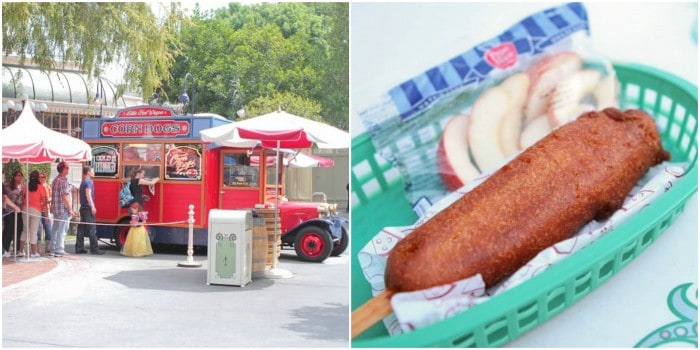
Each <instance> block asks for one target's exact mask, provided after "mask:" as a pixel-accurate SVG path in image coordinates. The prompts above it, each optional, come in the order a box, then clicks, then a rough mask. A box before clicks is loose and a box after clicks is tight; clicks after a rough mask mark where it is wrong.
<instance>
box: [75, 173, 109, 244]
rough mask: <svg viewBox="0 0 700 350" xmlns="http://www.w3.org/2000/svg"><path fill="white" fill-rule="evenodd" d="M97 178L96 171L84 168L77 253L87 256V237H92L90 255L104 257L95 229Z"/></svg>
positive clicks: (76, 239)
mask: <svg viewBox="0 0 700 350" xmlns="http://www.w3.org/2000/svg"><path fill="white" fill-rule="evenodd" d="M93 177H95V171H94V170H93V169H92V167H89V166H85V167H83V181H82V182H81V183H80V225H78V234H77V237H76V238H75V253H76V254H85V253H87V250H85V248H83V246H84V244H85V235H87V236H88V237H90V254H97V255H102V254H104V253H105V252H104V250H100V249H99V248H98V247H97V245H98V243H97V242H98V241H97V229H96V227H95V214H96V213H97V207H95V184H94V183H93V181H92V178H93Z"/></svg>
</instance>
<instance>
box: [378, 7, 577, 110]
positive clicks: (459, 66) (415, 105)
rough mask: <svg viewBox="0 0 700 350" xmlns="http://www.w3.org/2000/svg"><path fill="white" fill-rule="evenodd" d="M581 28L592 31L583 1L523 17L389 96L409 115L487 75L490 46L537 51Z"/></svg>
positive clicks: (399, 108)
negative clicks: (496, 34)
mask: <svg viewBox="0 0 700 350" xmlns="http://www.w3.org/2000/svg"><path fill="white" fill-rule="evenodd" d="M581 30H585V31H586V32H588V31H589V27H588V15H587V14H586V10H585V8H584V7H583V5H581V4H580V3H570V4H567V5H565V6H560V7H555V8H551V9H548V10H545V11H542V12H539V13H537V14H534V15H532V16H529V17H527V18H525V19H523V20H522V21H520V22H519V23H517V24H516V25H514V26H513V27H511V28H509V29H508V30H506V31H505V32H503V33H502V34H500V35H498V36H497V37H496V38H494V39H491V40H488V41H485V42H483V43H481V44H479V45H477V46H476V47H474V48H472V49H471V50H469V51H467V52H464V53H462V54H460V55H458V56H456V57H454V58H452V59H450V60H448V61H447V62H444V63H442V64H440V65H438V66H435V67H433V68H431V69H429V70H427V71H426V72H424V73H422V74H420V75H418V76H416V77H414V78H413V79H410V80H408V81H405V82H403V83H401V84H400V85H399V86H396V87H394V88H392V89H391V90H390V91H389V96H390V98H391V100H392V101H393V102H394V104H395V105H396V107H397V110H398V112H399V114H400V117H401V119H402V120H406V119H409V118H410V117H412V116H414V115H415V114H416V113H418V112H420V111H421V110H423V109H425V108H426V107H428V106H430V104H431V103H432V102H434V101H435V100H437V99H438V98H439V97H440V96H443V95H445V94H446V93H448V92H450V91H453V90H454V89H456V88H459V87H464V86H469V85H475V84H478V83H479V82H481V81H483V80H484V79H486V78H487V76H488V75H489V74H490V73H491V72H492V71H493V70H494V67H493V66H491V64H489V63H488V62H487V61H486V59H485V58H484V56H485V54H486V52H488V50H489V49H491V48H493V47H496V46H498V45H499V44H502V43H504V42H512V43H513V45H515V47H516V50H517V52H518V55H519V56H521V55H529V56H532V55H537V54H539V53H541V52H543V51H544V50H546V49H547V47H549V46H551V45H553V44H555V43H556V42H558V41H560V40H562V39H564V38H566V37H567V36H570V35H571V34H573V33H575V32H577V31H581ZM455 78H458V79H455Z"/></svg>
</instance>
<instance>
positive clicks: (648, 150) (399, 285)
mask: <svg viewBox="0 0 700 350" xmlns="http://www.w3.org/2000/svg"><path fill="white" fill-rule="evenodd" d="M668 158H669V155H668V152H666V151H664V150H663V149H662V147H661V140H660V137H659V134H658V131H657V129H656V126H655V123H654V120H653V119H652V118H651V117H650V116H648V115H647V114H646V113H644V112H643V111H640V110H627V111H625V112H622V111H620V110H618V109H615V108H608V109H605V110H603V111H602V112H590V113H586V114H584V115H582V116H581V117H579V118H578V119H577V120H576V121H574V122H571V123H569V124H566V125H564V126H562V127H560V128H559V129H556V130H555V131H553V132H552V133H550V134H549V135H548V136H547V137H545V138H543V139H542V140H540V141H539V142H538V143H536V144H534V145H533V146H532V147H530V148H528V149H526V150H525V151H523V152H522V153H521V154H520V155H519V156H517V157H516V158H515V159H513V160H512V161H511V162H510V163H508V164H506V165H504V166H503V167H502V168H501V169H499V170H498V171H497V172H496V173H494V174H493V175H492V176H491V177H489V178H488V179H487V180H486V181H484V182H483V183H482V184H481V185H479V186H477V187H476V188H474V189H473V190H472V191H471V192H469V193H467V194H466V195H464V196H463V197H462V198H460V199H459V200H457V201H456V202H455V203H453V204H452V205H451V206H450V207H448V208H446V209H445V210H443V211H442V212H440V213H439V214H437V215H436V216H435V217H433V218H432V219H431V220H429V221H428V222H426V223H425V224H423V225H421V226H420V227H418V228H417V229H416V230H415V231H414V232H413V233H411V234H410V235H408V236H407V237H406V238H405V239H403V240H402V241H400V242H399V243H398V244H397V245H396V247H394V249H393V250H392V252H391V254H390V256H389V259H388V261H387V266H386V275H385V281H386V285H387V289H391V290H394V291H412V290H420V289H425V288H429V287H433V286H437V285H441V284H445V283H450V282H454V281H458V280H460V279H463V278H466V277H469V276H473V275H475V274H477V273H481V275H482V277H483V279H484V282H485V283H486V286H487V287H490V286H493V285H494V284H496V283H497V282H499V281H500V280H502V279H503V278H505V277H507V276H509V275H511V274H512V273H514V272H515V271H517V269H518V268H520V267H521V266H523V265H524V264H526V263H527V262H528V261H529V260H530V259H532V258H533V257H535V256H536V255H537V253H539V252H540V251H541V250H542V249H544V248H546V247H548V246H551V245H553V244H555V243H557V242H559V241H562V240H564V239H566V238H568V237H570V236H571V235H573V234H574V233H576V232H578V231H579V230H580V229H581V227H583V226H584V225H585V224H586V223H588V222H589V221H591V220H593V219H604V218H607V217H608V216H610V215H612V213H613V212H614V211H615V210H617V209H619V208H620V207H621V206H622V202H623V200H624V199H625V196H626V195H627V194H628V193H629V192H630V191H631V190H632V187H633V186H634V184H635V183H636V182H637V181H638V180H639V178H640V177H641V176H642V175H643V174H644V173H645V172H646V171H647V170H648V169H649V168H650V167H651V166H654V165H656V164H658V163H660V162H661V161H663V160H667V159H668Z"/></svg>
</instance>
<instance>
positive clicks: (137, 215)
mask: <svg viewBox="0 0 700 350" xmlns="http://www.w3.org/2000/svg"><path fill="white" fill-rule="evenodd" d="M129 213H130V214H131V222H130V224H131V228H130V229H129V233H128V234H127V235H126V241H125V242H124V247H122V251H121V254H122V255H125V256H131V257H143V256H147V255H152V254H153V248H152V247H151V239H150V237H149V236H148V231H147V230H146V227H144V226H143V225H144V224H145V223H146V219H147V214H148V213H146V212H143V211H140V206H139V204H138V203H136V202H134V203H131V205H130V206H129Z"/></svg>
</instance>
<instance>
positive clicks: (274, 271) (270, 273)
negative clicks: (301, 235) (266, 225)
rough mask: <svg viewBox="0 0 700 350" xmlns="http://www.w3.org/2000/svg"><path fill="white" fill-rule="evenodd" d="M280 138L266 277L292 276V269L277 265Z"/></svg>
mask: <svg viewBox="0 0 700 350" xmlns="http://www.w3.org/2000/svg"><path fill="white" fill-rule="evenodd" d="M279 169H280V140H277V158H275V184H276V187H275V234H274V236H273V240H274V241H273V242H272V268H271V269H270V270H267V271H265V272H264V274H265V277H267V278H291V277H292V273H291V272H290V271H287V270H285V269H280V268H278V267H277V262H278V260H279V258H277V237H279V236H278V232H277V226H278V225H279V210H280V201H279V196H278V195H279V184H280V170H279Z"/></svg>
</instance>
